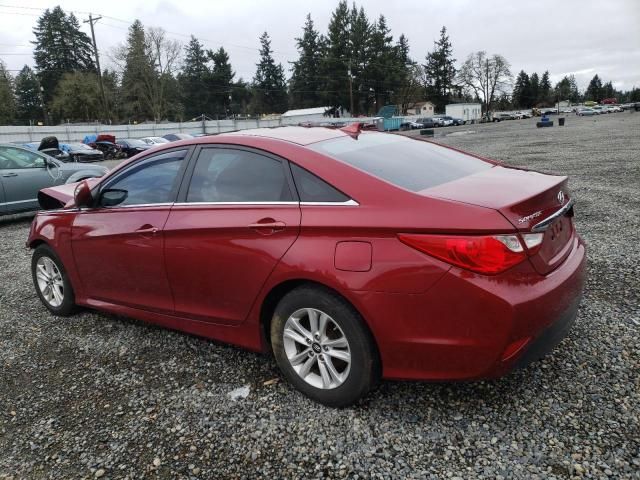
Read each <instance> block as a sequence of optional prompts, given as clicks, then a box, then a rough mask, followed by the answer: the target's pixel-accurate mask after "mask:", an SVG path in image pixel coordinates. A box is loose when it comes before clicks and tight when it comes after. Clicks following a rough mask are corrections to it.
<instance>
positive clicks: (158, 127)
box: [0, 118, 373, 143]
mask: <svg viewBox="0 0 640 480" xmlns="http://www.w3.org/2000/svg"><path fill="white" fill-rule="evenodd" d="M372 120H373V118H327V119H326V120H323V122H340V123H353V122H369V121H372ZM299 122H300V120H299V119H298V120H296V119H282V118H281V119H275V120H259V119H256V120H210V121H205V122H184V123H143V124H138V125H101V124H95V125H56V126H46V127H40V126H32V127H9V126H0V143H9V142H39V141H40V140H41V139H42V138H44V137H47V136H55V137H58V140H59V141H61V142H81V141H82V140H83V139H84V137H85V136H86V135H93V134H98V133H109V134H112V135H115V136H116V138H142V137H161V136H163V135H166V134H167V133H191V134H199V133H204V134H209V135H211V134H217V133H225V132H232V131H235V130H247V129H249V128H264V127H279V126H282V125H295V124H297V123H299Z"/></svg>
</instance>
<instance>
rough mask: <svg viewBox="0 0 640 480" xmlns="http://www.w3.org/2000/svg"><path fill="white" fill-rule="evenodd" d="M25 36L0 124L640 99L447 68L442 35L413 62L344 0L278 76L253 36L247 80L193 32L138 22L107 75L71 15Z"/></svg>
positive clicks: (546, 79) (40, 22) (450, 60)
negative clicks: (24, 58) (177, 33)
mask: <svg viewBox="0 0 640 480" xmlns="http://www.w3.org/2000/svg"><path fill="white" fill-rule="evenodd" d="M33 33H34V37H35V40H34V41H33V44H34V64H35V68H31V67H29V66H27V65H25V66H24V67H23V68H22V70H20V71H19V72H18V73H17V75H15V77H14V76H13V75H12V74H11V72H9V71H8V70H7V69H6V67H5V65H4V63H3V62H2V61H1V60H0V124H28V123H30V122H43V121H44V122H45V123H60V122H66V121H70V122H86V121H96V120H99V121H102V122H107V123H108V122H113V123H116V122H117V123H126V122H143V121H156V122H158V121H163V120H180V121H186V120H190V119H194V118H199V117H200V116H201V115H205V116H206V117H209V118H229V117H235V116H238V115H263V114H270V113H282V112H284V111H286V110H287V109H290V108H307V107H318V106H328V107H330V109H331V113H333V114H335V115H342V114H344V113H345V112H347V111H348V112H350V114H351V115H354V116H356V115H374V114H375V113H376V112H377V111H379V109H380V108H381V107H383V106H384V105H396V106H397V107H398V113H400V114H404V113H406V111H407V109H408V108H410V107H411V106H413V105H414V104H415V103H416V102H419V101H423V100H429V101H431V102H433V103H434V105H435V109H436V111H438V112H442V111H444V106H445V105H446V104H447V103H451V102H460V101H478V102H481V103H482V105H483V111H488V110H494V109H508V108H531V107H535V106H551V105H553V104H554V103H555V101H556V100H557V99H560V100H570V101H571V102H574V103H575V102H579V101H584V100H594V101H600V100H602V99H603V98H609V97H618V99H619V100H625V99H626V100H627V101H640V89H637V88H636V89H634V90H632V91H630V92H624V93H623V92H618V91H616V90H615V89H614V88H613V85H612V83H611V82H607V83H603V82H602V80H601V79H600V78H599V77H598V75H595V76H594V78H593V79H592V80H591V82H590V84H589V87H588V88H587V89H586V91H585V92H584V93H581V92H580V91H579V90H578V87H577V84H576V81H575V78H574V77H573V76H572V75H569V76H566V77H564V78H563V79H562V80H560V81H559V82H558V83H557V84H556V85H555V86H552V85H551V82H550V76H549V72H548V71H545V72H544V73H543V74H542V76H540V77H539V76H538V74H537V73H535V72H534V73H531V74H530V75H529V74H527V73H526V72H525V71H521V72H520V73H519V74H518V75H517V77H516V79H515V82H513V77H512V74H511V70H510V68H511V66H510V64H509V62H508V61H507V60H506V59H505V58H504V57H503V56H502V55H499V54H489V53H487V52H485V51H478V52H474V53H472V54H470V55H469V56H468V57H467V58H466V59H465V60H464V61H463V62H462V63H461V64H460V65H457V64H456V62H457V60H456V59H455V58H454V54H453V46H452V43H451V40H450V38H449V36H448V34H447V30H446V28H445V27H442V29H441V31H440V35H439V37H438V39H437V40H436V41H435V42H434V45H433V48H432V50H431V51H429V52H428V53H426V55H425V57H424V59H423V60H422V61H417V60H414V59H412V58H411V57H410V55H409V41H408V39H407V37H406V36H405V35H404V34H401V35H400V36H398V37H397V39H394V36H393V35H392V33H391V30H390V28H389V26H388V25H387V21H386V18H385V17H384V15H380V16H379V17H378V18H376V19H371V18H369V17H368V16H367V14H366V12H365V10H364V8H363V7H359V8H358V7H357V5H356V4H355V3H353V4H352V6H351V7H349V5H348V4H347V2H346V0H342V1H340V2H339V3H338V5H337V7H336V9H335V10H334V11H333V13H332V15H331V19H330V21H329V24H328V26H327V30H326V33H322V32H320V31H319V30H318V29H317V28H316V26H315V24H314V22H313V20H312V18H311V16H310V15H308V16H307V18H306V21H305V24H304V26H303V27H302V31H301V35H300V36H299V37H297V38H296V39H295V45H296V48H297V51H298V58H297V59H296V60H294V61H291V62H289V65H288V66H287V68H285V66H283V65H282V64H280V63H277V62H276V61H275V60H274V57H273V53H274V52H273V49H272V47H271V40H270V37H269V35H268V33H267V32H264V33H262V35H260V37H259V43H260V50H259V61H258V63H257V64H256V71H255V74H254V77H253V78H252V79H250V80H244V79H242V78H237V77H236V73H235V72H234V71H233V68H232V66H231V59H230V57H229V54H228V53H227V51H226V50H225V49H224V48H223V47H220V48H218V49H217V50H216V49H207V48H205V46H204V45H203V43H202V42H201V41H200V40H198V39H197V38H195V37H193V36H192V37H191V39H190V41H189V42H188V43H187V44H186V45H182V44H181V43H180V42H178V41H176V40H174V39H171V38H169V35H168V34H167V32H165V31H164V30H163V29H161V28H155V27H146V26H144V25H143V24H142V23H141V22H140V21H139V20H135V21H134V22H133V23H132V24H131V25H130V27H129V30H128V35H127V38H126V40H125V41H124V42H123V43H122V44H121V45H120V46H119V47H117V48H115V49H114V50H113V51H112V52H110V54H109V57H110V59H111V60H112V64H113V67H112V68H109V69H105V70H103V71H102V72H98V71H97V68H96V63H95V59H94V58H93V45H92V42H91V39H90V38H89V37H88V35H86V34H85V33H84V32H82V30H81V29H80V22H79V21H78V19H77V18H76V17H75V15H74V14H73V13H66V12H65V11H64V10H62V8H60V7H59V6H58V7H55V8H53V9H51V10H49V9H47V10H46V11H45V12H44V13H43V14H42V15H41V16H40V17H39V18H38V19H37V21H36V25H35V27H34V30H33ZM287 71H289V72H290V76H289V78H287ZM99 73H100V75H101V77H102V87H103V90H104V95H103V94H102V91H101V89H100V82H99V81H98V74H99Z"/></svg>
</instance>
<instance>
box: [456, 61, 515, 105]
mask: <svg viewBox="0 0 640 480" xmlns="http://www.w3.org/2000/svg"><path fill="white" fill-rule="evenodd" d="M510 67H511V65H509V62H507V60H506V59H505V58H504V57H503V56H502V55H498V54H494V55H492V56H488V55H487V52H485V51H480V52H476V53H472V54H471V55H469V57H468V58H467V60H466V61H465V62H464V63H463V64H462V67H460V70H459V71H458V82H459V83H460V84H461V85H462V86H463V87H464V88H466V89H467V90H468V91H470V92H473V94H475V96H476V97H477V98H479V99H480V100H481V101H482V104H483V109H484V111H485V112H488V111H489V110H490V109H491V104H492V103H493V101H494V99H495V98H496V96H497V94H499V93H506V91H507V90H508V89H509V86H510V85H511V78H512V77H511V70H510Z"/></svg>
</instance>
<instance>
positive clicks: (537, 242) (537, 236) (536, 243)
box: [522, 233, 544, 255]
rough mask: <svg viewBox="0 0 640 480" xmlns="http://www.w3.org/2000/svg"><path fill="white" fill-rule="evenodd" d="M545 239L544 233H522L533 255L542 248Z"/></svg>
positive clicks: (528, 249)
mask: <svg viewBox="0 0 640 480" xmlns="http://www.w3.org/2000/svg"><path fill="white" fill-rule="evenodd" d="M543 239H544V233H524V234H522V240H524V244H525V245H526V246H527V251H528V252H529V255H533V254H534V253H536V252H537V251H538V250H540V246H541V245H542V240H543Z"/></svg>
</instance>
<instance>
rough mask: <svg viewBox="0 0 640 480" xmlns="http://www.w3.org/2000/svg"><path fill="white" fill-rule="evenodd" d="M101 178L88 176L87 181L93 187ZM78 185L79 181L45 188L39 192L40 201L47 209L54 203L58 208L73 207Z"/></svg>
mask: <svg viewBox="0 0 640 480" xmlns="http://www.w3.org/2000/svg"><path fill="white" fill-rule="evenodd" d="M99 180H100V179H99V178H88V179H87V182H89V184H90V185H91V187H93V186H94V185H95V184H96V183H98V181H99ZM77 186H78V182H75V183H65V184H64V185H58V186H57V187H49V188H43V189H42V190H40V192H38V201H39V203H40V205H41V206H42V207H43V208H45V209H49V208H51V207H52V206H53V205H55V206H56V208H70V207H73V197H74V193H75V191H76V187H77Z"/></svg>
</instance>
